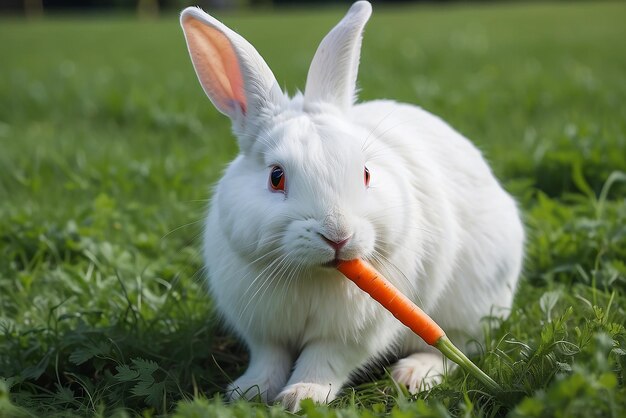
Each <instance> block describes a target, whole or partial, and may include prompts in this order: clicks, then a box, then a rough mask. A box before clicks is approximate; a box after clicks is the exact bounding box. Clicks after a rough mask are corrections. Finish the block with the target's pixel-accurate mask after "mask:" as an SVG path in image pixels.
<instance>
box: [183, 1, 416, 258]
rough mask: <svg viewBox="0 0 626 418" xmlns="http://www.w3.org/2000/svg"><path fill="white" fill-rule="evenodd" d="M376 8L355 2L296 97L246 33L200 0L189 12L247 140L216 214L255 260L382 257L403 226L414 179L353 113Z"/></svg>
mask: <svg viewBox="0 0 626 418" xmlns="http://www.w3.org/2000/svg"><path fill="white" fill-rule="evenodd" d="M370 14H371V6H370V4H369V3H368V2H366V1H360V2H357V3H355V4H354V5H353V6H352V7H351V9H350V10H349V12H348V13H347V15H346V16H345V17H344V18H343V20H342V21H341V22H340V23H339V24H338V25H337V26H336V27H335V28H334V29H333V30H332V31H331V32H330V33H329V34H328V35H327V36H326V37H325V38H324V40H323V41H322V43H321V44H320V46H319V48H318V50H317V52H316V54H315V57H314V58H313V61H312V63H311V67H310V69H309V73H308V77H307V82H306V88H305V91H304V94H297V95H296V96H295V97H293V98H289V97H288V96H286V95H285V94H284V93H283V92H282V91H281V89H280V88H279V87H278V83H277V82H276V79H275V78H274V75H273V74H272V72H271V70H270V69H269V67H268V66H267V64H266V63H265V61H264V60H263V59H262V58H261V56H260V55H259V53H258V52H257V51H256V50H255V49H254V48H253V47H252V46H251V45H250V44H249V43H248V42H247V41H246V40H245V39H243V38H242V37H241V36H239V35H238V34H237V33H235V32H233V31H232V30H230V29H229V28H227V27H226V26H224V25H223V24H222V23H220V22H219V21H217V20H215V19H214V18H212V17H211V16H209V15H207V14H206V13H204V12H203V11H201V10H200V9H197V8H187V9H185V10H184V11H183V13H182V16H181V24H182V26H183V29H184V32H185V37H186V40H187V44H188V47H189V52H190V55H191V59H192V62H193V65H194V68H195V70H196V73H197V75H198V78H199V80H200V83H201V85H202V87H203V89H204V91H205V92H206V94H207V95H208V97H209V98H210V99H211V101H212V102H213V104H214V105H215V107H216V108H217V109H218V110H219V111H220V112H222V113H224V114H225V115H227V116H228V117H229V118H230V119H231V121H232V126H233V132H234V134H235V136H236V137H237V140H238V143H239V148H240V154H239V156H238V157H237V158H236V159H235V160H234V161H233V162H232V163H231V164H230V165H229V167H228V169H227V170H226V172H225V174H224V177H223V178H222V180H221V181H220V182H219V184H218V186H217V188H216V190H215V195H214V197H213V201H212V215H210V216H216V217H218V218H219V219H218V220H219V225H220V228H221V229H222V231H223V236H224V237H226V239H227V241H228V242H226V243H220V244H219V245H229V246H231V247H232V248H233V249H234V250H236V252H237V253H238V254H239V255H240V256H242V257H243V258H244V260H246V261H247V262H259V263H262V264H267V263H272V262H276V263H278V264H281V265H283V266H285V267H284V268H285V269H292V270H294V269H295V270H298V269H299V268H302V269H310V268H311V267H316V266H330V265H333V264H334V263H335V262H336V261H337V260H338V259H352V258H356V257H365V258H375V257H377V256H380V257H385V256H386V254H385V253H387V252H388V251H389V250H390V248H391V245H392V242H394V241H397V240H398V239H399V238H398V236H399V235H400V234H401V233H402V222H403V218H405V217H406V216H407V215H405V214H403V213H400V212H399V210H398V209H396V210H394V209H393V208H401V207H402V204H401V201H402V194H403V192H402V190H403V189H406V187H408V185H407V184H405V183H406V181H407V180H402V179H400V180H398V177H400V178H401V176H397V175H395V174H392V173H391V171H390V169H391V168H393V167H390V166H393V165H394V163H393V162H389V161H385V160H384V158H380V159H378V157H380V156H381V155H383V154H384V152H380V151H381V150H380V149H378V150H376V147H375V146H371V145H372V140H373V139H374V138H373V136H375V135H373V133H372V132H371V130H369V129H365V128H363V127H361V126H359V125H357V124H355V123H353V122H352V120H351V116H350V115H351V112H352V111H353V103H354V100H355V90H356V75H357V70H358V64H359V54H360V45H361V36H362V32H363V28H364V26H365V23H366V22H367V20H368V19H369V16H370ZM382 117H384V115H381V118H382ZM377 151H378V152H377ZM377 156H378V157H377ZM397 170H400V171H402V168H401V167H397ZM209 235H210V231H209ZM276 260H279V261H276Z"/></svg>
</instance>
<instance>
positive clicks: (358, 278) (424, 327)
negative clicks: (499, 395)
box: [337, 259, 501, 392]
mask: <svg viewBox="0 0 626 418" xmlns="http://www.w3.org/2000/svg"><path fill="white" fill-rule="evenodd" d="M337 270H339V271H340V272H341V273H342V274H343V275H344V276H346V277H347V278H348V279H350V280H351V281H353V282H354V283H355V284H356V285H357V286H358V287H359V288H361V290H363V291H365V292H366V293H368V294H369V295H370V296H371V297H372V298H374V300H376V301H377V302H378V303H380V304H381V305H382V306H383V307H384V308H385V309H387V310H388V311H389V312H391V313H392V314H393V316H395V317H396V318H398V320H399V321H400V322H402V323H403V324H404V325H406V326H407V327H409V328H410V329H411V330H412V331H413V332H415V333H416V334H417V335H419V336H420V337H422V338H423V339H424V341H426V342H427V343H428V344H430V345H432V346H434V347H436V348H437V349H439V351H441V352H442V353H443V354H444V355H445V356H446V357H448V358H449V359H450V360H452V361H454V362H455V363H457V364H458V365H459V366H461V367H463V368H464V369H465V370H466V371H468V372H469V373H471V374H472V375H474V377H476V378H477V379H478V380H480V381H481V382H482V383H483V384H484V385H485V386H486V387H487V388H489V389H490V390H491V391H493V392H496V391H499V390H501V389H500V386H498V384H497V383H496V382H495V381H494V380H493V379H491V378H490V377H489V376H487V375H486V374H485V372H483V371H482V370H480V369H479V368H478V367H477V366H476V365H475V364H474V363H472V362H471V360H469V359H468V358H467V357H466V356H465V355H464V354H463V353H462V352H461V350H459V349H458V348H457V347H456V346H455V345H454V344H452V342H451V341H450V340H449V339H448V337H447V336H446V334H445V332H443V330H442V329H441V327H440V326H439V325H437V323H436V322H435V321H433V320H432V318H431V317H429V316H428V315H427V314H426V313H425V312H424V311H423V310H421V309H420V308H419V307H418V306H417V305H416V304H414V303H413V302H412V301H411V300H410V299H409V298H407V297H406V296H404V295H403V294H402V293H401V292H400V291H399V290H398V289H396V287H395V286H394V285H393V284H391V283H390V282H389V281H388V280H387V279H386V278H385V277H383V275H381V274H380V273H379V272H378V271H376V269H375V268H374V267H373V266H372V265H371V264H369V263H368V262H366V261H364V260H361V259H356V260H340V261H339V263H338V264H337Z"/></svg>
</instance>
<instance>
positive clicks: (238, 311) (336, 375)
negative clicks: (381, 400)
mask: <svg viewBox="0 0 626 418" xmlns="http://www.w3.org/2000/svg"><path fill="white" fill-rule="evenodd" d="M370 14H371V6H370V4H369V3H368V2H366V1H358V2H356V3H354V5H353V6H352V7H351V8H350V10H349V11H348V13H347V14H346V16H345V17H344V18H343V20H341V22H340V23H339V24H337V26H335V28H333V29H332V30H331V32H330V33H329V34H328V35H327V36H326V37H325V38H324V39H323V41H322V43H321V44H320V46H319V48H318V50H317V52H316V54H315V56H314V58H313V61H312V63H311V66H310V69H309V73H308V76H307V82H306V87H305V90H304V93H298V94H296V95H295V96H294V97H289V96H287V95H286V94H285V93H283V92H282V91H281V89H280V88H279V87H278V83H277V82H276V79H275V78H274V75H273V74H272V72H271V70H270V69H269V67H268V66H267V64H266V63H265V61H264V60H263V59H262V58H261V56H260V55H259V53H258V52H257V51H256V50H255V49H254V47H252V46H251V45H250V44H249V43H248V42H247V41H246V40H245V39H243V38H242V37H241V36H239V35H238V34H237V33H235V32H233V31H232V30H230V29H229V28H228V27H226V26H225V25H223V24H222V23H221V22H219V21H218V20H216V19H214V18H213V17H211V16H209V15H208V14H206V13H204V12H203V11H202V10H200V9H198V8H187V9H185V10H184V11H183V12H182V15H181V25H182V27H183V31H184V34H185V38H186V41H187V45H188V49H189V53H190V56H191V59H192V63H193V66H194V68H195V71H196V74H197V76H198V78H199V80H200V83H201V85H202V87H203V89H204V91H205V92H206V94H207V95H208V97H209V99H210V100H211V101H212V102H213V104H214V105H215V107H216V108H217V109H218V110H219V111H220V112H222V113H224V114H225V115H227V116H228V117H229V118H230V119H231V121H232V128H233V133H234V136H235V137H236V138H237V141H238V145H239V149H240V153H239V155H238V156H237V157H236V158H235V159H234V161H232V162H231V163H230V164H229V165H228V167H227V168H226V170H225V173H224V175H223V177H222V178H221V180H220V181H219V182H218V184H217V186H216V188H215V189H214V194H213V197H212V200H211V204H210V208H209V211H208V216H207V218H206V225H205V234H204V257H205V261H206V267H207V271H208V280H209V285H210V290H211V292H212V294H213V296H214V301H215V304H216V306H217V308H218V310H219V312H220V313H221V314H222V315H223V317H224V318H225V321H226V323H227V324H228V325H229V326H230V327H231V328H232V329H233V330H234V332H235V333H236V334H237V335H238V336H239V337H241V339H243V341H244V342H245V343H246V345H247V347H248V348H249V351H250V364H249V367H248V369H247V370H246V372H245V373H244V374H243V375H242V376H241V377H239V378H238V379H236V380H235V381H234V382H233V383H232V384H231V386H230V387H229V393H230V396H231V397H232V398H237V397H246V398H251V397H254V396H256V395H260V396H261V397H262V398H263V399H264V400H266V401H269V402H271V401H280V402H282V404H283V405H284V406H285V407H286V408H288V409H290V410H294V411H295V410H297V409H298V408H299V404H300V401H301V400H302V399H305V398H311V399H313V400H314V401H316V402H329V401H331V400H332V399H334V398H335V397H336V395H337V393H338V391H339V390H340V389H341V387H342V386H343V385H344V384H346V383H347V382H348V381H349V377H350V375H351V373H353V372H354V371H356V370H358V369H359V368H361V367H363V366H365V365H367V364H368V363H369V362H372V361H373V360H375V359H377V358H381V357H382V356H385V355H388V354H392V355H395V356H406V357H405V358H403V359H402V360H400V361H399V362H398V363H397V364H396V365H395V366H394V367H393V368H392V376H393V377H394V378H395V379H396V380H397V381H399V382H400V383H403V384H405V385H407V387H408V388H409V389H410V390H411V391H416V390H419V389H420V388H424V387H427V386H429V385H432V384H435V383H437V382H438V381H439V380H440V378H441V374H442V373H443V372H444V361H443V358H442V356H441V355H440V354H439V353H438V352H436V351H433V350H432V349H431V348H430V347H428V346H426V345H425V343H423V342H422V341H421V340H420V338H419V337H417V336H415V335H413V334H412V333H411V332H410V330H408V329H407V328H406V327H404V326H403V325H402V324H400V323H399V322H398V321H397V320H396V319H395V318H394V317H393V316H392V315H391V314H390V313H389V312H387V311H385V310H384V309H383V308H382V307H381V306H380V305H378V304H377V303H376V302H375V301H373V300H372V299H371V298H370V297H369V296H368V295H367V294H365V293H363V292H362V291H361V290H359V289H358V288H357V287H356V286H355V285H354V284H353V283H352V282H350V281H349V280H347V279H345V278H344V277H342V276H341V274H340V273H338V272H337V271H336V270H335V269H334V268H333V265H334V263H335V262H336V261H337V260H339V259H353V258H357V257H361V258H364V259H367V260H369V261H370V262H371V263H372V264H374V266H375V267H376V268H377V269H379V270H380V271H381V272H382V273H383V274H384V275H386V276H387V277H388V278H389V279H390V280H391V281H392V282H393V283H394V284H395V285H396V286H397V287H398V288H399V289H400V290H401V291H402V292H403V293H404V294H406V295H408V296H410V297H411V298H412V299H413V300H414V301H415V302H416V303H418V305H420V306H421V308H422V309H423V310H424V311H426V312H427V313H428V314H429V315H431V316H432V318H433V319H434V320H435V321H436V322H437V323H438V324H439V325H441V327H442V328H443V329H444V330H446V331H447V334H448V335H449V336H450V338H451V339H452V340H453V341H455V342H456V343H457V344H460V345H461V346H464V344H466V342H467V341H469V340H472V339H474V340H476V339H480V337H481V326H480V320H481V318H483V317H484V316H487V315H490V314H493V313H494V312H497V311H494V309H498V308H501V309H503V311H502V312H505V310H506V309H508V308H510V306H511V303H512V298H513V293H514V290H515V287H516V283H517V278H518V275H519V272H520V268H521V262H522V253H523V241H524V232H523V228H522V224H521V222H520V216H519V214H518V210H517V207H516V204H515V202H514V200H513V199H512V198H511V197H510V196H509V195H508V194H507V193H506V192H505V191H504V190H503V188H502V187H501V186H500V185H499V183H498V181H497V180H496V179H495V178H494V176H493V174H492V172H491V170H490V168H489V167H488V165H487V164H486V162H485V161H484V159H483V158H482V156H481V153H480V152H479V151H478V150H477V149H476V147H474V146H473V145H472V144H471V143H470V142H469V141H468V140H467V139H466V138H464V137H463V136H462V135H461V134H459V133H458V132H457V131H455V130H454V129H453V128H451V127H450V126H449V125H448V124H446V123H445V122H444V121H442V120H441V119H439V118H438V117H436V116H434V115H432V114H430V113H428V112H427V111H425V110H422V109H421V108H419V107H416V106H413V105H408V104H401V103H397V102H394V101H390V100H377V101H370V102H365V103H358V104H357V103H356V94H355V91H356V75H357V70H358V65H359V54H360V46H361V37H362V32H363V28H364V26H365V23H366V22H367V20H368V19H369V17H370ZM276 167H278V168H279V169H280V171H279V173H282V176H284V189H282V190H281V189H277V190H274V188H273V185H272V184H271V182H272V181H273V180H272V179H271V178H270V177H271V176H274V175H275V174H276V173H275V170H276ZM365 167H367V169H368V170H369V173H370V175H371V183H369V185H368V184H366V182H365V180H364V175H365V174H364V170H365ZM276 175H278V174H276ZM466 348H467V347H466Z"/></svg>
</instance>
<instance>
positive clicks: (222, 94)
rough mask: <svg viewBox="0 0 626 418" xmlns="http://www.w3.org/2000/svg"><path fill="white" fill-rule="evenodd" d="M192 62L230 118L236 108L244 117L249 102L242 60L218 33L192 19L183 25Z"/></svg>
mask: <svg viewBox="0 0 626 418" xmlns="http://www.w3.org/2000/svg"><path fill="white" fill-rule="evenodd" d="M183 25H184V27H185V32H186V35H187V43H188V45H189V51H190V53H191V60H192V61H193V66H194V68H195V69H196V74H198V78H199V79H200V84H202V88H203V89H204V92H205V93H206V94H207V96H209V98H210V99H211V101H212V102H213V104H214V105H215V106H216V107H217V108H218V109H219V110H220V111H221V112H223V113H225V114H227V115H228V116H230V117H233V116H235V115H236V106H239V108H240V109H241V111H242V112H243V113H244V114H245V113H246V108H247V103H246V96H245V91H244V88H243V77H242V76H241V69H240V67H239V61H238V59H237V55H235V51H234V49H233V46H232V44H231V43H230V41H229V40H228V38H226V36H224V34H223V33H222V32H220V31H219V30H217V29H215V28H213V27H211V26H207V25H206V24H205V23H203V22H201V21H199V20H196V19H194V18H192V17H189V18H187V19H185V21H184V22H183Z"/></svg>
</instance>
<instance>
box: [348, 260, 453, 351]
mask: <svg viewBox="0 0 626 418" xmlns="http://www.w3.org/2000/svg"><path fill="white" fill-rule="evenodd" d="M337 269H338V270H339V271H340V272H341V273H343V274H344V275H345V276H346V277H347V278H348V279H350V280H352V281H353V282H354V284H356V285H357V286H358V287H360V288H361V290H364V291H365V292H366V293H368V294H369V295H370V296H371V297H372V298H374V299H375V300H376V301H377V302H378V303H380V304H381V305H383V307H384V308H385V309H387V310H388V311H389V312H391V313H392V314H393V316H395V317H396V318H398V320H399V321H400V322H402V323H403V324H404V325H406V326H407V327H409V328H411V330H412V331H413V332H414V333H416V334H417V335H419V336H420V337H422V338H423V339H424V341H426V342H427V343H428V344H430V345H435V344H436V343H437V341H438V340H439V338H441V337H443V336H444V335H446V334H445V333H444V332H443V330H442V329H441V327H440V326H439V325H437V324H436V323H435V321H433V320H432V319H431V318H430V317H429V316H428V315H427V314H426V312H424V311H423V310H421V309H420V308H419V307H418V306H417V305H416V304H414V303H413V302H411V300H410V299H409V298H407V297H406V296H404V295H403V294H402V293H400V291H399V290H398V289H396V288H395V287H394V286H393V285H392V284H391V283H390V282H389V281H388V280H387V279H385V278H384V277H383V276H382V275H381V274H380V273H378V271H376V269H374V267H372V265H371V264H369V263H367V262H365V261H363V260H361V259H356V260H346V261H344V260H342V261H340V262H339V265H338V266H337Z"/></svg>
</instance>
